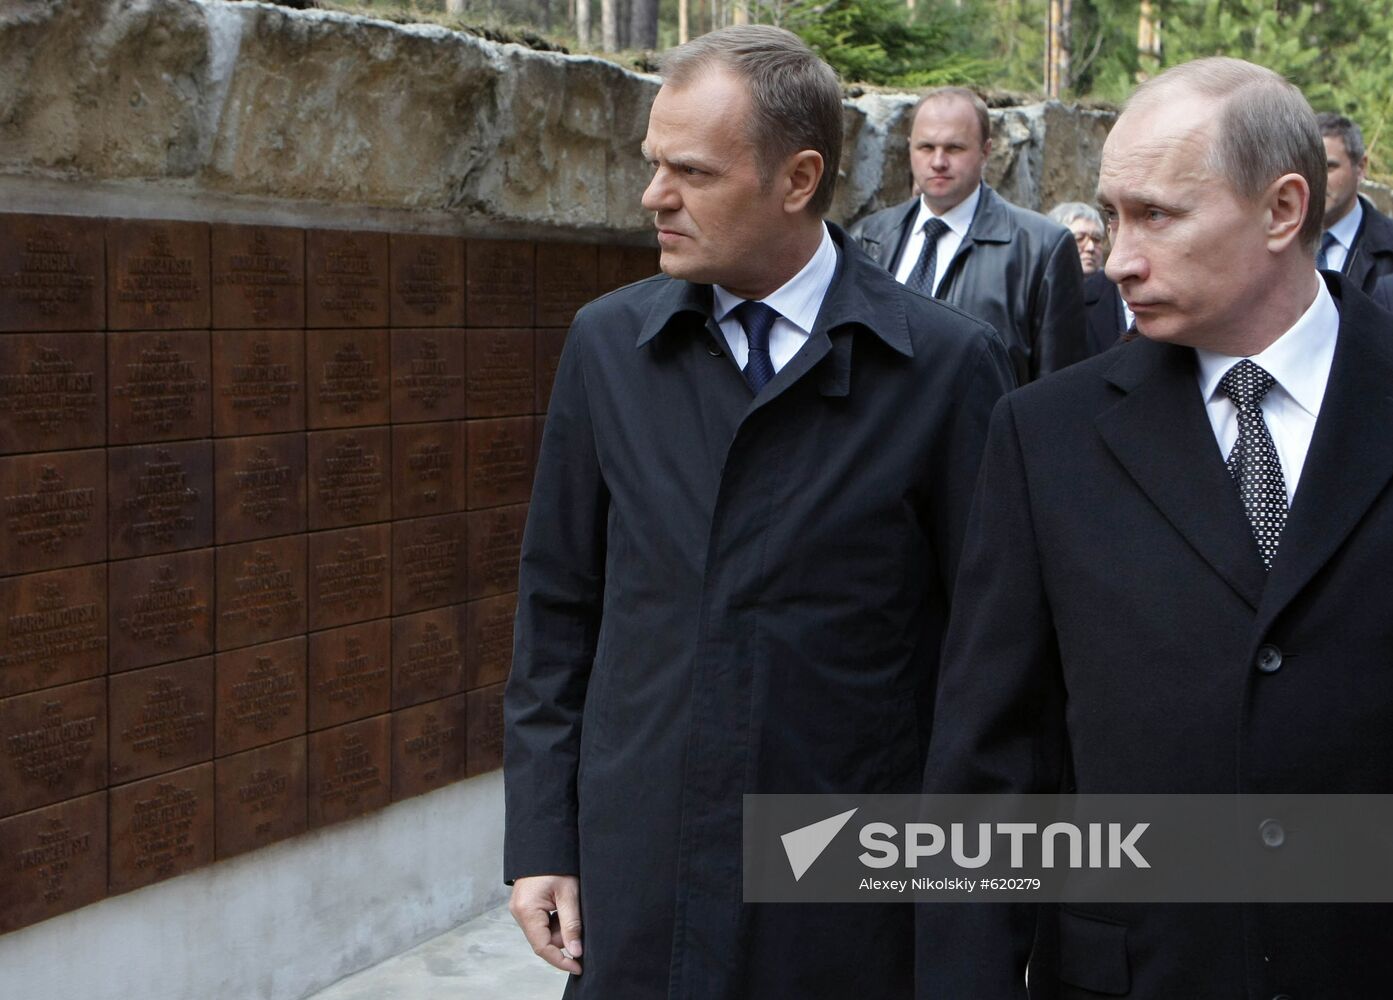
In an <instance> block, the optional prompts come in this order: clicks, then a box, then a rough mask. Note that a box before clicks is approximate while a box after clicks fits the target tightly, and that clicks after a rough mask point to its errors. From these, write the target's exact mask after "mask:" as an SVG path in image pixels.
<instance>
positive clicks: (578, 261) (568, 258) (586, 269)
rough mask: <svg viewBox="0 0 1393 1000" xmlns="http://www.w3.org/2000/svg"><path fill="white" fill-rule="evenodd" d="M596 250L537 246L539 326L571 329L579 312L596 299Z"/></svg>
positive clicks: (591, 247)
mask: <svg viewBox="0 0 1393 1000" xmlns="http://www.w3.org/2000/svg"><path fill="white" fill-rule="evenodd" d="M595 249H596V248H595V247H594V245H591V244H582V243H539V244H537V325H538V326H559V327H562V328H563V329H564V328H565V327H568V326H570V325H571V320H573V319H575V318H576V310H577V309H579V308H580V307H581V306H583V305H585V303H587V302H589V301H590V300H591V299H593V298H594V297H595V294H596V292H595V289H596V287H597V286H596V278H597V275H598V270H597V267H598V265H597V260H596V254H595Z"/></svg>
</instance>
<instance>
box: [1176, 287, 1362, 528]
mask: <svg viewBox="0 0 1393 1000" xmlns="http://www.w3.org/2000/svg"><path fill="white" fill-rule="evenodd" d="M1339 329H1340V311H1339V310H1338V309H1336V308H1335V300H1334V299H1332V298H1331V297H1330V291H1329V289H1327V288H1326V287H1325V282H1324V281H1322V282H1320V291H1318V292H1317V293H1316V300H1315V301H1314V302H1312V303H1311V305H1310V307H1309V308H1307V310H1306V311H1305V312H1304V313H1302V314H1301V318H1300V319H1298V320H1297V321H1296V323H1295V324H1294V325H1293V326H1292V327H1291V329H1289V330H1287V332H1286V333H1284V334H1282V335H1281V336H1280V337H1278V338H1277V339H1276V340H1275V341H1274V342H1273V343H1272V344H1270V345H1269V346H1268V348H1267V350H1265V351H1263V352H1262V353H1261V354H1254V355H1253V356H1252V357H1251V358H1249V359H1248V360H1250V361H1252V362H1253V364H1255V365H1257V366H1258V367H1260V368H1262V369H1263V370H1264V371H1266V372H1267V373H1268V374H1269V375H1271V376H1272V378H1273V379H1275V380H1276V381H1275V384H1274V385H1273V386H1272V388H1271V389H1269V390H1267V395H1266V396H1264V397H1263V400H1262V415H1263V419H1264V420H1266V421H1267V430H1268V433H1270V434H1271V435H1272V443H1273V444H1274V445H1276V447H1277V457H1278V458H1279V459H1280V460H1281V463H1282V478H1283V479H1284V480H1285V481H1286V487H1287V503H1288V504H1290V503H1291V501H1292V498H1293V497H1294V496H1296V485H1297V483H1298V482H1300V480H1301V469H1302V467H1303V466H1305V464H1306V452H1307V451H1309V450H1310V448H1311V435H1312V434H1313V433H1314V432H1315V429H1316V418H1317V417H1318V416H1320V404H1321V401H1322V400H1324V399H1325V385H1326V382H1328V381H1329V380H1330V364H1331V362H1332V361H1333V360H1334V358H1335V340H1336V338H1337V336H1338V335H1339ZM1195 355H1196V356H1197V357H1198V359H1199V383H1200V393H1201V394H1202V396H1203V399H1204V406H1205V409H1206V411H1207V412H1208V414H1209V423H1210V425H1211V426H1212V427H1213V428H1214V438H1215V440H1217V441H1218V442H1219V452H1220V454H1221V455H1222V456H1223V457H1224V458H1225V459H1227V458H1228V456H1229V453H1230V452H1232V451H1233V446H1234V444H1235V443H1236V442H1237V441H1238V407H1237V406H1235V405H1234V404H1233V400H1231V399H1229V397H1228V396H1227V395H1226V394H1225V393H1224V391H1223V390H1222V389H1220V388H1219V380H1220V379H1222V378H1223V377H1224V373H1225V372H1227V371H1228V370H1229V369H1230V368H1232V367H1233V366H1234V365H1236V364H1237V363H1238V362H1239V361H1241V360H1243V359H1242V358H1234V357H1229V356H1228V355H1224V354H1215V353H1214V352H1213V351H1204V350H1200V349H1198V348H1196V349H1195Z"/></svg>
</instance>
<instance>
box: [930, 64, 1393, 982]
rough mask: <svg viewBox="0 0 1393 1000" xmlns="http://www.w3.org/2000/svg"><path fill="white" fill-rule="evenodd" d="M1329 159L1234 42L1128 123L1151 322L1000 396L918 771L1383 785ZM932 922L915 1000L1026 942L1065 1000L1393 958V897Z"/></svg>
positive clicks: (1382, 409)
mask: <svg viewBox="0 0 1393 1000" xmlns="http://www.w3.org/2000/svg"><path fill="white" fill-rule="evenodd" d="M1324 160H1325V158H1324V155H1323V152H1322V149H1321V137H1320V132H1319V130H1318V128H1317V126H1316V121H1315V116H1314V115H1313V114H1312V113H1311V110H1310V108H1309V106H1308V105H1307V104H1306V102H1305V100H1304V99H1303V98H1302V96H1301V94H1300V92H1299V91H1297V90H1296V89H1295V88H1294V87H1292V86H1291V85H1289V84H1288V83H1286V82H1285V81H1283V80H1282V79H1281V78H1280V77H1278V76H1277V75H1276V74H1274V73H1272V72H1270V71H1268V70H1266V69H1262V68H1260V67H1257V66H1254V65H1252V64H1250V63H1245V62H1241V61H1238V60H1232V59H1205V60H1199V61H1197V62H1193V63H1187V64H1184V65H1182V66H1178V67H1175V68H1173V69H1171V70H1168V71H1167V72H1166V73H1164V74H1162V75H1160V76H1158V77H1156V78H1155V79H1153V80H1152V81H1150V82H1148V83H1147V84H1145V85H1144V86H1143V87H1141V88H1140V89H1139V90H1138V91H1137V93H1136V94H1135V96H1134V97H1133V98H1132V100H1131V102H1130V103H1129V105H1128V107H1127V109H1126V111H1125V112H1124V113H1123V115H1122V116H1121V118H1120V119H1119V120H1118V122H1117V125H1116V127H1115V128H1114V129H1113V131H1112V133H1111V135H1110V136H1109V137H1108V140H1107V143H1106V145H1105V147H1104V151H1103V163H1102V169H1101V173H1100V180H1099V188H1098V191H1099V203H1100V205H1102V206H1103V208H1104V215H1105V217H1106V218H1107V220H1108V223H1109V228H1110V230H1111V234H1112V243H1113V249H1112V253H1111V255H1110V256H1109V258H1108V263H1107V271H1108V274H1109V275H1110V276H1111V277H1112V278H1113V279H1114V280H1115V281H1117V283H1118V285H1119V287H1120V289H1121V292H1122V295H1123V296H1124V298H1125V299H1126V300H1127V302H1128V305H1129V306H1130V307H1131V309H1132V310H1133V312H1134V313H1135V315H1136V325H1137V329H1138V330H1139V331H1140V333H1141V335H1142V337H1141V339H1137V340H1134V341H1132V342H1130V343H1126V344H1123V345H1121V346H1119V347H1117V348H1115V349H1113V350H1111V351H1108V352H1107V353H1105V354H1102V355H1099V356H1097V357H1094V358H1091V359H1089V360H1088V361H1086V362H1083V363H1082V364H1079V365H1076V366H1074V367H1073V368H1071V369H1069V370H1068V371H1066V372H1062V373H1060V374H1059V375H1057V376H1055V377H1053V378H1050V379H1048V380H1045V381H1043V382H1040V383H1037V384H1035V385H1031V386H1027V387H1025V388H1023V389H1021V390H1019V391H1017V392H1015V393H1013V394H1011V395H1009V396H1008V397H1006V399H1005V400H1003V401H1002V403H1001V405H1000V406H998V407H997V410H996V413H995V414H994V416H993V419H992V427H991V437H990V442H989V444H988V447H987V454H986V456H985V457H984V459H983V463H982V477H981V480H980V484H979V487H978V492H977V497H976V501H975V505H974V510H973V516H972V522H971V525H970V527H969V530H968V538H967V542H966V545H965V548H964V555H963V565H962V571H961V573H960V574H959V579H958V595H959V596H958V599H957V600H956V601H955V602H954V605H953V621H952V625H951V627H950V629H949V635H948V638H947V641H946V644H945V652H944V663H943V672H942V679H941V684H940V688H939V696H938V714H937V715H936V717H935V726H934V734H933V743H932V747H931V749H930V753H929V760H928V765H927V767H926V772H925V785H926V789H927V790H929V791H931V792H950V791H951V792H978V791H981V792H987V791H991V792H1000V791H1013V790H1014V791H1021V792H1053V791H1055V790H1057V789H1059V788H1060V787H1061V786H1064V787H1066V788H1067V787H1072V788H1074V789H1076V790H1077V791H1078V792H1079V793H1306V792H1322V793H1388V792H1393V616H1390V615H1389V614H1388V595H1389V594H1390V592H1393V590H1390V588H1393V559H1390V554H1391V553H1393V488H1390V479H1391V478H1393V434H1390V433H1389V428H1390V427H1393V392H1390V387H1393V338H1390V337H1389V335H1388V330H1387V319H1386V316H1385V315H1384V314H1383V313H1382V311H1381V310H1379V309H1378V308H1377V307H1375V306H1374V305H1373V304H1372V303H1371V302H1370V301H1369V299H1367V298H1366V297H1365V296H1364V295H1363V294H1362V293H1361V292H1360V291H1359V289H1358V288H1356V287H1354V285H1353V284H1352V283H1351V282H1350V281H1349V280H1348V279H1346V278H1344V277H1342V276H1340V275H1337V274H1332V273H1324V274H1323V275H1322V274H1318V273H1317V271H1316V270H1315V267H1314V263H1315V261H1314V257H1315V251H1316V247H1317V244H1318V242H1319V238H1320V234H1321V211H1320V206H1321V204H1322V201H1323V197H1324V182H1325V162H1324ZM967 597H970V598H971V600H966V598H967ZM1282 819H1283V818H1282V816H1280V815H1276V816H1272V817H1270V818H1269V819H1267V820H1266V821H1265V822H1262V823H1260V824H1259V823H1257V822H1255V823H1254V824H1253V828H1252V830H1251V836H1252V838H1253V844H1254V845H1255V847H1257V848H1258V849H1265V850H1273V851H1279V850H1281V849H1282V847H1281V845H1282V844H1283V843H1284V842H1285V841H1286V840H1287V839H1288V838H1287V836H1286V833H1285V831H1284V830H1283V827H1282ZM1296 836H1298V837H1299V836H1300V833H1299V831H1298V832H1297V834H1296ZM920 916H921V928H920V931H921V947H920V952H919V958H920V961H919V969H920V992H919V996H920V997H921V998H925V1000H928V998H934V1000H937V998H954V1000H956V998H972V1000H1005V998H1017V997H1023V996H1025V993H1026V979H1025V964H1026V960H1027V956H1028V955H1029V953H1030V950H1031V944H1032V941H1033V940H1038V941H1041V942H1048V947H1047V948H1037V955H1036V956H1035V959H1036V960H1035V962H1034V964H1033V966H1032V970H1031V971H1032V977H1031V983H1030V988H1031V990H1032V992H1035V993H1037V994H1038V995H1044V996H1051V997H1059V998H1061V1000H1083V998H1097V997H1129V998H1133V1000H1142V998H1145V1000H1161V998H1165V1000H1174V998H1178V997H1184V998H1186V1000H1238V998H1242V1000H1272V998H1274V997H1288V998H1302V997H1322V998H1326V997H1328V998H1332V1000H1333V998H1342V1000H1343V998H1350V1000H1353V998H1365V997H1376V996H1387V995H1389V989H1390V985H1389V984H1390V983H1393V949H1390V948H1389V944H1390V942H1393V911H1391V910H1390V907H1387V906H1377V905H1363V906H1352V905H1348V906H1346V905H1324V904H1322V905H1270V904H1269V905H1238V904H1234V905H1223V906H1218V905H1214V906H1209V905H1151V904H1109V903H1097V902H1094V903H1087V904H1070V905H1062V906H1060V907H1059V908H1057V909H1048V910H1044V909H1042V910H1040V911H1036V912H1032V911H1031V910H1030V909H1029V908H1028V907H1025V906H1012V905H991V904H988V905H975V904H974V905H948V906H935V905H925V906H923V907H922V908H921V911H920ZM1037 916H1038V917H1040V918H1041V919H1042V920H1046V921H1049V923H1048V924H1042V925H1041V926H1039V927H1038V928H1037V927H1036V925H1035V921H1034V918H1035V917H1037ZM1037 932H1038V936H1037Z"/></svg>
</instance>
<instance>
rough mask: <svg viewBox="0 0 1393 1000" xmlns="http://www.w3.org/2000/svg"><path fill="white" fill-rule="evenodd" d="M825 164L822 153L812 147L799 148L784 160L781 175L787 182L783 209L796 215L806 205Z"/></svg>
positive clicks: (817, 183)
mask: <svg viewBox="0 0 1393 1000" xmlns="http://www.w3.org/2000/svg"><path fill="white" fill-rule="evenodd" d="M824 169H825V166H824V164H823V162H822V154H821V153H819V152H817V151H816V150H812V149H804V150H800V151H799V152H797V153H794V154H793V155H791V156H790V157H789V158H788V159H787V160H785V161H784V169H783V176H784V179H785V181H786V183H787V187H786V188H785V192H784V211H785V212H787V213H789V214H790V215H796V214H797V213H799V212H801V211H803V209H805V208H807V207H808V202H810V201H812V199H813V195H815V194H817V187H818V185H819V184H821V183H822V171H823V170H824Z"/></svg>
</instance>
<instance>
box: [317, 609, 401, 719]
mask: <svg viewBox="0 0 1393 1000" xmlns="http://www.w3.org/2000/svg"><path fill="white" fill-rule="evenodd" d="M391 654H392V631H391V623H390V622H388V621H387V620H386V619H385V618H384V619H378V620H377V621H373V622H363V623H361V624H358V625H347V626H344V627H343V628H336V629H330V630H328V631H326V632H314V633H312V634H311V635H310V637H309V661H310V662H309V677H310V681H309V683H310V713H309V723H310V729H324V728H327V727H329V726H337V725H340V724H342V723H345V722H352V721H353V720H355V719H362V718H366V717H367V716H369V715H378V714H380V713H382V712H386V711H387V710H389V709H390V708H391V707H392V670H391V667H392V657H391Z"/></svg>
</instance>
